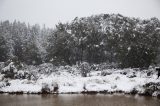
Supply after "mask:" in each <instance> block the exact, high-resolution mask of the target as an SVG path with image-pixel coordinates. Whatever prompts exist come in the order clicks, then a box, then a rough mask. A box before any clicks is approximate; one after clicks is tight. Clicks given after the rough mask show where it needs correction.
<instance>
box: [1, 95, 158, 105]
mask: <svg viewBox="0 0 160 106" xmlns="http://www.w3.org/2000/svg"><path fill="white" fill-rule="evenodd" d="M0 106H160V99H158V98H155V97H147V96H138V95H135V96H133V95H122V94H114V95H110V94H96V95H87V94H59V95H53V94H48V95H44V94H43V95H33V94H30V95H27V94H23V95H11V94H0Z"/></svg>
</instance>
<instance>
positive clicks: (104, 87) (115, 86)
mask: <svg viewBox="0 0 160 106" xmlns="http://www.w3.org/2000/svg"><path fill="white" fill-rule="evenodd" d="M47 69H48V68H47ZM72 71H73V72H72V73H71V72H69V71H68V70H67V69H64V68H59V71H58V72H52V73H51V74H42V73H39V74H40V75H38V76H40V77H39V78H38V79H37V80H35V81H34V80H28V79H12V80H11V79H8V82H9V83H10V85H9V86H5V84H4V82H3V81H1V82H0V91H2V92H23V93H39V92H41V90H42V86H43V85H44V84H47V85H48V87H49V89H50V90H51V91H53V88H54V86H55V85H56V84H57V85H58V88H59V89H58V93H81V92H89V91H96V92H99V91H108V92H116V91H122V92H125V93H130V92H131V91H133V90H134V89H136V90H138V92H139V93H143V92H144V90H145V89H144V88H143V85H145V84H146V83H149V82H154V83H156V82H160V79H157V75H156V72H155V73H154V74H153V75H151V76H147V75H146V73H145V71H135V70H133V69H124V70H118V69H106V70H104V71H105V72H109V73H110V74H109V75H106V76H102V75H101V73H102V71H91V72H90V73H89V74H88V77H81V75H80V73H78V71H79V70H77V69H76V68H75V67H72ZM146 71H147V70H146ZM124 72H126V73H127V74H126V75H125V74H122V73H124ZM75 73H76V74H75ZM133 73H135V75H136V77H133V78H130V77H129V76H132V74H133ZM0 76H2V75H0ZM51 93H54V92H51ZM156 95H157V93H156V92H154V93H153V96H156Z"/></svg>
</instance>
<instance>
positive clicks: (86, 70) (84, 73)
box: [79, 62, 90, 77]
mask: <svg viewBox="0 0 160 106" xmlns="http://www.w3.org/2000/svg"><path fill="white" fill-rule="evenodd" d="M79 68H80V71H81V75H82V77H87V74H88V73H89V72H90V65H89V63H87V62H82V63H81V64H80V66H79Z"/></svg>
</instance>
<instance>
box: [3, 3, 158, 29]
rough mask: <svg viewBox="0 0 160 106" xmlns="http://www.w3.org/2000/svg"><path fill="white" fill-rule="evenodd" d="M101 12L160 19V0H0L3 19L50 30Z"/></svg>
mask: <svg viewBox="0 0 160 106" xmlns="http://www.w3.org/2000/svg"><path fill="white" fill-rule="evenodd" d="M101 13H106V14H107V13H120V14H122V15H124V16H131V17H140V18H150V17H157V18H159V19H160V0H0V20H3V21H4V20H10V21H14V20H19V21H22V22H23V21H24V22H27V23H28V22H29V23H30V24H36V23H38V24H40V25H43V24H45V25H46V26H47V27H54V25H55V24H57V23H58V22H67V21H71V20H73V19H74V18H75V17H77V16H78V17H83V16H91V15H95V14H101Z"/></svg>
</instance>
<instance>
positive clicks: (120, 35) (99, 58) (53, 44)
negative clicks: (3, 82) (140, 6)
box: [0, 14, 160, 68]
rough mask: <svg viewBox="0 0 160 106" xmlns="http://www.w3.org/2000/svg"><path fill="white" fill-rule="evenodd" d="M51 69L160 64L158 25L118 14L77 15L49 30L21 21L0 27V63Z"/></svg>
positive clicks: (151, 20)
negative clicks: (79, 65) (49, 66)
mask: <svg viewBox="0 0 160 106" xmlns="http://www.w3.org/2000/svg"><path fill="white" fill-rule="evenodd" d="M9 59H16V60H18V61H20V62H24V63H26V64H32V65H38V64H41V63H44V62H51V63H53V64H55V65H66V64H67V65H73V64H76V63H81V62H84V61H85V62H88V63H90V64H94V63H96V64H100V63H108V64H111V63H116V64H117V65H118V67H121V68H128V67H131V68H137V67H138V68H147V67H149V66H150V65H152V64H159V63H160V21H159V20H158V19H157V18H151V19H146V20H142V19H138V18H130V17H124V16H122V15H120V14H101V15H96V16H91V17H83V18H78V17H76V18H75V19H74V20H73V21H71V22H70V23H59V24H58V25H56V27H55V28H54V29H50V28H45V27H42V28H40V26H39V25H33V26H31V25H29V24H28V25H26V24H25V23H21V22H17V21H14V22H12V23H11V22H9V21H3V22H1V23H0V61H3V62H4V61H7V60H9Z"/></svg>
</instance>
